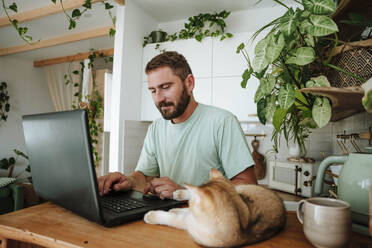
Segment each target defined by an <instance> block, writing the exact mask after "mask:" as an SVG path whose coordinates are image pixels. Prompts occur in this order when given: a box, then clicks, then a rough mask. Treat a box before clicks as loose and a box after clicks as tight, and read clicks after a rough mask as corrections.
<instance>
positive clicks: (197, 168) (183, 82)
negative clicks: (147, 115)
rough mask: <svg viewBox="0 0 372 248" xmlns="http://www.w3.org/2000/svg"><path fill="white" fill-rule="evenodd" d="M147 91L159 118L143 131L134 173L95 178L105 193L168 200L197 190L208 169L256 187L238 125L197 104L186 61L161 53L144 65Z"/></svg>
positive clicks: (231, 118) (227, 114)
mask: <svg viewBox="0 0 372 248" xmlns="http://www.w3.org/2000/svg"><path fill="white" fill-rule="evenodd" d="M146 74H147V77H148V86H149V87H148V88H149V90H150V91H151V95H152V98H153V100H154V103H155V105H156V107H157V108H158V109H159V111H160V113H161V114H162V116H163V118H160V119H158V120H156V121H154V122H153V123H152V124H151V125H150V127H149V130H148V132H147V135H146V138H145V142H144V145H143V148H142V152H141V155H140V158H139V161H138V164H137V167H136V171H135V172H134V173H132V174H131V175H130V176H125V175H123V174H121V173H119V172H115V173H109V174H108V175H106V176H103V177H99V178H98V184H99V191H100V193H101V194H106V193H107V192H108V191H109V189H110V187H112V188H113V190H115V191H119V190H130V189H132V188H133V187H135V186H136V185H146V187H145V189H144V193H148V192H152V193H154V194H157V195H159V196H160V198H162V199H164V198H172V196H173V192H174V191H175V190H177V189H181V188H183V187H182V185H183V184H184V183H189V184H192V185H201V184H203V183H204V182H206V181H208V179H209V171H210V169H211V168H216V169H218V170H220V171H221V172H222V173H223V174H224V175H225V176H226V177H227V178H229V179H230V180H231V181H232V183H234V184H239V183H253V184H257V180H256V176H255V173H254V169H253V167H252V165H254V161H253V159H252V157H251V154H250V152H249V148H248V145H247V142H246V140H245V137H244V134H243V132H242V130H241V127H240V124H239V122H238V120H237V119H236V117H235V116H233V115H232V114H231V113H230V112H228V111H225V110H222V109H219V108H216V107H212V106H207V105H204V104H200V103H198V102H196V101H195V99H194V96H193V92H192V91H193V89H194V81H195V80H194V76H193V75H192V72H191V69H190V66H189V65H188V63H187V61H186V59H185V58H184V57H183V56H182V55H181V54H178V53H177V52H164V53H162V54H160V55H158V56H156V57H154V58H153V59H152V60H151V61H150V62H149V63H148V64H147V66H146Z"/></svg>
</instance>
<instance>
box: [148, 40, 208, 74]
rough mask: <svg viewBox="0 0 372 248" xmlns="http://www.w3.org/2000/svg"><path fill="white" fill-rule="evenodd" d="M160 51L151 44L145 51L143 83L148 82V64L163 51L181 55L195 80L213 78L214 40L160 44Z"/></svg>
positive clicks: (178, 41)
mask: <svg viewBox="0 0 372 248" xmlns="http://www.w3.org/2000/svg"><path fill="white" fill-rule="evenodd" d="M159 44H160V46H159V48H158V49H155V47H156V44H149V45H147V46H145V47H144V49H143V63H142V64H143V65H142V68H143V70H142V72H143V74H142V81H146V80H147V77H146V73H145V68H146V64H147V63H148V62H149V61H150V60H151V59H152V58H153V57H154V56H156V55H158V54H160V52H161V50H165V51H177V52H179V53H181V54H182V55H183V56H184V57H185V58H186V60H187V62H188V63H189V65H190V67H191V70H192V73H193V75H194V77H195V78H209V77H211V76H212V38H210V37H207V38H205V39H203V41H202V42H199V41H197V40H195V39H188V40H176V41H173V42H172V41H169V42H163V43H159Z"/></svg>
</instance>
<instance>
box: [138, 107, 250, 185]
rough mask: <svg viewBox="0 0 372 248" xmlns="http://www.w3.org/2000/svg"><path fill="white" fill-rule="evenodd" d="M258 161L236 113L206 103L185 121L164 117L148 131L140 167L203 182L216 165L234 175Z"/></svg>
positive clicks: (181, 180) (151, 173) (150, 172)
mask: <svg viewBox="0 0 372 248" xmlns="http://www.w3.org/2000/svg"><path fill="white" fill-rule="evenodd" d="M252 165H254V161H253V159H252V156H251V153H250V151H249V148H248V145H247V141H246V139H245V136H244V134H243V131H242V129H241V126H240V124H239V122H238V120H237V119H236V117H235V116H234V115H233V114H231V113H230V112H228V111H226V110H223V109H220V108H217V107H213V106H208V105H204V104H200V103H198V106H197V107H196V109H195V110H194V112H193V113H192V115H191V116H190V117H189V118H188V119H187V120H186V121H184V122H181V123H178V124H173V123H172V122H171V121H170V120H165V119H163V118H160V119H157V120H156V121H154V122H153V123H152V124H151V125H150V127H149V129H148V131H147V135H146V138H145V141H144V145H143V148H142V151H141V155H140V158H139V161H138V164H137V167H136V171H141V172H142V173H143V174H144V175H146V176H160V177H164V176H167V177H169V178H170V179H172V180H173V181H174V182H176V183H177V184H179V185H183V184H184V183H188V184H192V185H196V186H199V185H201V184H203V183H205V182H207V181H208V180H209V171H210V170H211V168H216V169H218V170H219V171H221V172H222V173H223V174H224V175H225V176H226V177H227V178H229V179H231V178H232V177H234V176H236V175H237V174H239V173H240V172H242V171H244V170H245V169H246V168H248V167H250V166H252Z"/></svg>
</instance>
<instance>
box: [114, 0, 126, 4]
mask: <svg viewBox="0 0 372 248" xmlns="http://www.w3.org/2000/svg"><path fill="white" fill-rule="evenodd" d="M115 2H116V3H117V4H120V5H125V0H115Z"/></svg>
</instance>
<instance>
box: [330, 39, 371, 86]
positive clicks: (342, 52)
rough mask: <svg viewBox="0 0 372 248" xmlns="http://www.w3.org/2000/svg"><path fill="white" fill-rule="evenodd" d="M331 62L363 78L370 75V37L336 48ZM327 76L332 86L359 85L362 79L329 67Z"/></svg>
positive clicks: (365, 78) (366, 78) (367, 77)
mask: <svg viewBox="0 0 372 248" xmlns="http://www.w3.org/2000/svg"><path fill="white" fill-rule="evenodd" d="M335 51H336V55H335V56H334V57H333V58H332V60H331V64H332V65H335V66H338V67H340V68H341V69H343V70H345V71H347V72H350V73H353V74H355V75H357V76H359V77H361V78H363V79H364V80H368V79H369V78H371V77H372V39H369V40H365V41H358V42H353V43H350V44H349V45H345V46H340V47H337V48H336V50H335ZM327 78H328V80H329V82H330V84H331V86H332V87H337V88H346V87H354V86H360V85H362V84H363V82H362V81H360V80H358V79H356V78H353V77H351V76H349V75H346V74H345V73H343V72H340V71H336V70H334V69H331V68H330V69H329V70H328V71H327Z"/></svg>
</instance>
